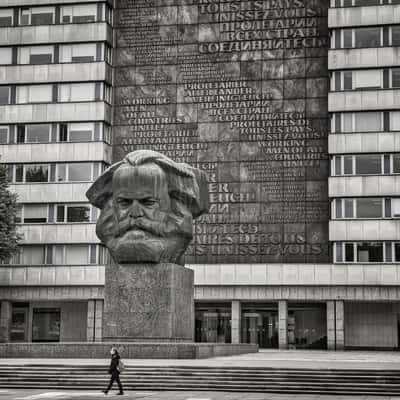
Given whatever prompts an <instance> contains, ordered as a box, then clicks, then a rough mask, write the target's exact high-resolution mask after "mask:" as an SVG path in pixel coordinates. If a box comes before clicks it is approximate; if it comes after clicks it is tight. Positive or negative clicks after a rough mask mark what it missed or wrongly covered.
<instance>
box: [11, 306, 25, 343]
mask: <svg viewBox="0 0 400 400" xmlns="http://www.w3.org/2000/svg"><path fill="white" fill-rule="evenodd" d="M28 315H29V308H28V307H13V310H12V316H11V326H10V341H11V342H27V341H28Z"/></svg>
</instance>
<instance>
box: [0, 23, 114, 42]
mask: <svg viewBox="0 0 400 400" xmlns="http://www.w3.org/2000/svg"><path fill="white" fill-rule="evenodd" d="M49 38H51V41H52V42H53V43H74V42H82V38H85V39H84V41H85V42H105V41H107V42H109V43H110V44H112V30H111V27H110V26H109V25H108V24H107V23H105V22H97V23H88V24H65V25H37V26H20V27H6V28H0V46H13V45H14V46H15V45H22V44H41V43H48V42H49Z"/></svg>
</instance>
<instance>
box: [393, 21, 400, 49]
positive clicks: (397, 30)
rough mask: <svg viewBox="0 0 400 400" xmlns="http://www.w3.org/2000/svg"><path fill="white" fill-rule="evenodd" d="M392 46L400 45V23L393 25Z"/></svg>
mask: <svg viewBox="0 0 400 400" xmlns="http://www.w3.org/2000/svg"><path fill="white" fill-rule="evenodd" d="M392 46H400V25H395V26H392Z"/></svg>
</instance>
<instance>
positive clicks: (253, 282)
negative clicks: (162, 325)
mask: <svg viewBox="0 0 400 400" xmlns="http://www.w3.org/2000/svg"><path fill="white" fill-rule="evenodd" d="M187 267H188V268H191V269H193V270H194V283H195V285H198V286H209V287H210V286H220V285H224V286H232V290H234V289H233V288H234V287H235V286H242V285H249V286H265V285H268V286H277V287H278V286H289V287H290V286H299V285H304V286H328V285H341V286H351V285H353V286H354V285H356V286H370V285H386V286H393V285H397V282H399V280H400V265H399V264H392V265H375V264H370V265H369V264H358V265H351V264H336V265H333V264H215V265H214V264H204V265H203V264H196V265H187ZM104 270H105V268H104V266H73V267H72V266H57V267H55V266H21V267H17V266H16V267H2V268H0V286H19V287H23V286H25V287H27V286H91V285H92V286H103V285H104ZM289 290H291V289H289ZM321 290H323V289H322V288H321Z"/></svg>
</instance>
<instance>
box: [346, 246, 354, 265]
mask: <svg viewBox="0 0 400 400" xmlns="http://www.w3.org/2000/svg"><path fill="white" fill-rule="evenodd" d="M344 261H345V262H354V246H353V243H345V245H344Z"/></svg>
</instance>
